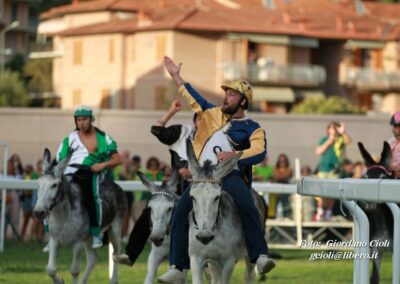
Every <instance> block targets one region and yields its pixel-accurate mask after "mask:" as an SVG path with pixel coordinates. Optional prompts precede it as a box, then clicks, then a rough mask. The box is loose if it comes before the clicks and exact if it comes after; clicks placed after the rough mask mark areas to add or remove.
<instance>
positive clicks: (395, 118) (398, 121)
mask: <svg viewBox="0 0 400 284" xmlns="http://www.w3.org/2000/svg"><path fill="white" fill-rule="evenodd" d="M390 125H393V126H400V111H396V112H395V113H394V114H393V115H392V117H391V118H390Z"/></svg>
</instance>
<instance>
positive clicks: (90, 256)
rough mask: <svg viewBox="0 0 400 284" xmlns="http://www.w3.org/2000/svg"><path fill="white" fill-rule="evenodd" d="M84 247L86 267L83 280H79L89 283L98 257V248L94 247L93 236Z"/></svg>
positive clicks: (82, 283) (84, 283)
mask: <svg viewBox="0 0 400 284" xmlns="http://www.w3.org/2000/svg"><path fill="white" fill-rule="evenodd" d="M84 247H85V251H86V268H85V272H84V273H83V277H82V280H81V281H80V282H79V283H80V284H86V283H88V279H89V276H90V273H91V272H92V270H93V266H94V264H95V263H96V259H97V255H96V250H95V249H94V248H92V238H89V239H88V240H86V241H85V243H84Z"/></svg>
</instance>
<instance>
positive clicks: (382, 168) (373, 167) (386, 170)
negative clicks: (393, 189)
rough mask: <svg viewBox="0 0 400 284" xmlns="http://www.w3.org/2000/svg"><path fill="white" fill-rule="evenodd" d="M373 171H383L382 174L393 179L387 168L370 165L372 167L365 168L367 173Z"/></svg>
mask: <svg viewBox="0 0 400 284" xmlns="http://www.w3.org/2000/svg"><path fill="white" fill-rule="evenodd" d="M373 169H380V170H382V171H384V173H385V174H386V175H387V176H388V177H390V178H393V172H392V171H389V170H388V169H387V168H385V167H384V166H382V165H372V166H369V167H367V172H368V171H370V170H373Z"/></svg>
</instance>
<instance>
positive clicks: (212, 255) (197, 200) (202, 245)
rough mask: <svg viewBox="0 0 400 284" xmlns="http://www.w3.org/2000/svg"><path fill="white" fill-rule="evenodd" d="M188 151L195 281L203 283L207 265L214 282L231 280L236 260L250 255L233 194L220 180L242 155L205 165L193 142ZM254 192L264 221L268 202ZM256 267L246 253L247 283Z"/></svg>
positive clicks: (192, 256) (192, 267) (191, 251)
mask: <svg viewBox="0 0 400 284" xmlns="http://www.w3.org/2000/svg"><path fill="white" fill-rule="evenodd" d="M187 152H188V162H189V169H190V171H191V173H192V176H193V182H192V186H191V190H190V195H191V197H192V200H193V210H192V212H191V217H190V227H189V256H190V266H191V269H192V279H193V283H194V284H200V283H202V271H203V268H204V267H205V265H207V266H208V268H209V271H210V273H211V278H212V282H211V283H223V284H226V283H230V278H231V275H232V272H233V269H234V266H235V263H236V262H237V261H238V260H239V258H241V257H243V256H246V255H247V249H246V245H245V240H244V236H243V232H242V224H241V221H240V218H239V215H238V212H237V209H236V206H235V204H234V202H233V199H232V198H231V197H230V195H229V194H228V193H226V192H225V191H223V190H222V189H221V186H220V184H219V183H218V181H219V180H220V179H222V178H223V177H224V176H226V175H227V174H228V173H230V172H231V171H232V170H233V169H234V167H235V166H236V164H237V162H238V160H239V158H240V157H235V158H233V159H231V160H229V161H226V162H224V163H222V164H218V165H211V162H210V161H209V160H206V161H205V162H204V165H203V167H201V166H200V165H199V163H198V162H197V159H196V156H195V154H194V151H193V147H192V144H191V143H190V142H188V143H187ZM252 193H253V197H254V200H255V202H256V204H257V205H258V206H257V209H258V211H259V213H260V222H262V221H264V220H265V219H264V218H265V212H266V211H265V207H264V206H263V204H264V205H265V203H263V202H260V203H259V202H258V201H259V198H261V197H260V196H259V195H258V194H257V193H256V192H255V191H254V190H253V191H252ZM263 224H265V222H263ZM254 267H255V265H254V264H252V263H251V262H250V260H249V259H248V257H246V268H247V269H246V271H245V273H244V283H253V282H254Z"/></svg>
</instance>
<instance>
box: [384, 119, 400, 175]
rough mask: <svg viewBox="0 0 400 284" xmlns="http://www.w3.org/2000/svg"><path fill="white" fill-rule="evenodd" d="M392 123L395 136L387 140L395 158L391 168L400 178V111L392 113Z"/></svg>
mask: <svg viewBox="0 0 400 284" xmlns="http://www.w3.org/2000/svg"><path fill="white" fill-rule="evenodd" d="M390 125H391V126H392V133H393V137H391V138H389V139H388V140H387V142H388V143H389V145H390V148H391V149H392V157H393V159H392V167H391V170H392V171H394V172H395V177H396V178H400V145H399V144H400V111H397V112H395V113H394V114H393V115H392V117H391V118H390Z"/></svg>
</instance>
